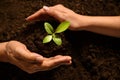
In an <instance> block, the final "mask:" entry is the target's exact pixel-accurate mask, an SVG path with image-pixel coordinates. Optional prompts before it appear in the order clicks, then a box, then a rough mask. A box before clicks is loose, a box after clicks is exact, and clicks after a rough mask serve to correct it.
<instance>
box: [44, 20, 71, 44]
mask: <svg viewBox="0 0 120 80" xmlns="http://www.w3.org/2000/svg"><path fill="white" fill-rule="evenodd" d="M69 26H70V22H68V21H64V22H62V23H61V24H60V25H59V26H58V27H57V28H56V29H55V30H54V28H53V27H52V25H51V24H50V23H48V22H45V23H44V28H45V31H46V32H47V33H48V35H47V36H45V37H44V39H43V43H49V42H50V41H52V40H53V41H54V42H55V44H56V45H58V46H60V45H61V44H62V39H61V38H60V37H59V35H58V34H59V33H62V32H64V31H65V30H67V29H68V27H69Z"/></svg>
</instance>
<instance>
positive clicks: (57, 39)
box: [53, 37, 62, 46]
mask: <svg viewBox="0 0 120 80" xmlns="http://www.w3.org/2000/svg"><path fill="white" fill-rule="evenodd" d="M53 41H54V42H55V43H56V44H57V45H58V46H60V45H61V44H62V40H61V38H57V37H53Z"/></svg>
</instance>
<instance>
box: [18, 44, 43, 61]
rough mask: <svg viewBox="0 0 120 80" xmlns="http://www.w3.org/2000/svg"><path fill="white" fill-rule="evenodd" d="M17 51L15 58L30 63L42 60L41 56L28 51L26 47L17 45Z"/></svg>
mask: <svg viewBox="0 0 120 80" xmlns="http://www.w3.org/2000/svg"><path fill="white" fill-rule="evenodd" d="M16 52H17V56H16V58H17V59H20V60H23V61H27V62H31V63H41V62H42V61H43V56H41V55H39V54H37V53H32V52H30V51H29V50H28V49H27V48H26V47H21V46H19V47H17V48H16Z"/></svg>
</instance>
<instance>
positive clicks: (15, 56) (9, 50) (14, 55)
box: [6, 41, 71, 73]
mask: <svg viewBox="0 0 120 80" xmlns="http://www.w3.org/2000/svg"><path fill="white" fill-rule="evenodd" d="M6 56H7V59H8V62H9V63H11V64H14V65H16V66H17V67H19V68H20V69H22V70H24V71H26V72H28V73H34V72H38V71H44V70H49V69H52V68H55V67H57V66H60V65H68V64H71V57H70V56H61V55H57V56H55V57H50V58H45V57H43V56H41V55H39V54H37V53H34V52H30V51H29V50H28V49H27V48H26V46H25V45H24V44H22V43H20V42H18V41H10V42H8V43H7V44H6Z"/></svg>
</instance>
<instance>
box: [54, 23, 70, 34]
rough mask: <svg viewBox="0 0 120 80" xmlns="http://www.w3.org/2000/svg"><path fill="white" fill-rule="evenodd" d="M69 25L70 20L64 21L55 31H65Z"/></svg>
mask: <svg viewBox="0 0 120 80" xmlns="http://www.w3.org/2000/svg"><path fill="white" fill-rule="evenodd" d="M69 26H70V22H68V21H64V22H62V23H61V24H60V25H59V26H58V27H57V29H56V31H55V33H61V32H63V31H65V30H66V29H68V27H69Z"/></svg>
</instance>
